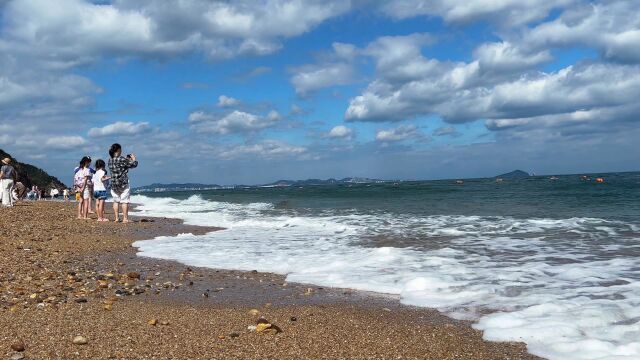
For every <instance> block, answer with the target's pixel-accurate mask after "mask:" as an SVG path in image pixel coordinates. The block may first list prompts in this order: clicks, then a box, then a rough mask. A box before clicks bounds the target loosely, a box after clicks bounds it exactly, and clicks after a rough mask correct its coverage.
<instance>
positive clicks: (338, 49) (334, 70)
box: [291, 43, 359, 96]
mask: <svg viewBox="0 0 640 360" xmlns="http://www.w3.org/2000/svg"><path fill="white" fill-rule="evenodd" d="M358 54H359V50H358V49H357V48H356V47H355V46H354V45H351V44H344V43H333V45H332V51H331V52H330V53H324V54H322V56H319V62H318V63H317V64H307V65H303V66H299V67H297V68H294V69H293V73H294V74H293V76H292V77H291V83H292V84H293V87H294V88H295V89H296V93H298V95H303V96H304V95H307V94H309V93H312V92H314V91H316V90H319V89H323V88H327V87H331V86H336V85H346V84H350V83H352V82H353V81H354V78H355V70H354V65H353V60H354V59H355V58H356V56H357V55H358Z"/></svg>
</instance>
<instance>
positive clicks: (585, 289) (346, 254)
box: [134, 172, 640, 360]
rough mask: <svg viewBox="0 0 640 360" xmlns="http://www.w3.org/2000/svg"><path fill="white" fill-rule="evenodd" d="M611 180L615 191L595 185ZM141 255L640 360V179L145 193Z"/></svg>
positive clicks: (555, 351) (630, 175)
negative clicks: (181, 228) (257, 275)
mask: <svg viewBox="0 0 640 360" xmlns="http://www.w3.org/2000/svg"><path fill="white" fill-rule="evenodd" d="M596 177H602V178H604V183H598V182H596V181H595V179H596ZM134 202H135V203H138V204H139V206H138V210H139V211H141V214H142V215H144V216H161V217H171V218H178V219H182V220H184V221H185V223H187V224H192V225H206V226H220V227H224V228H225V230H223V231H216V232H212V233H209V234H206V235H200V236H196V235H192V234H181V235H178V236H162V237H158V238H155V239H151V240H147V241H138V242H136V243H135V244H134V246H136V247H137V248H138V250H139V253H138V254H139V255H140V256H146V257H152V258H159V259H171V260H176V261H179V262H181V263H184V264H187V265H191V266H202V267H209V268H217V269H236V270H258V271H263V272H273V273H279V274H286V276H287V281H290V282H302V283H309V284H316V285H319V286H331V287H339V288H351V289H357V290H365V291H372V292H378V293H383V294H390V295H393V296H395V297H397V298H399V299H400V301H401V302H402V303H404V304H408V305H415V306H421V307H429V308H435V309H438V310H439V311H441V312H442V313H445V314H447V315H448V316H450V317H452V318H455V319H465V320H470V321H472V323H473V325H472V326H473V327H474V328H476V329H479V330H482V331H483V332H484V338H485V339H486V340H489V341H521V342H524V343H526V344H527V348H528V350H529V352H530V353H532V354H535V355H538V356H541V357H544V358H548V359H562V360H571V359H619V360H620V359H634V360H637V359H640V172H627V173H607V174H592V175H589V178H588V179H583V178H581V176H580V175H566V176H558V177H557V179H551V178H549V177H544V176H539V177H529V178H525V179H504V181H502V182H497V181H496V179H495V178H492V179H471V180H464V183H463V184H458V183H456V182H455V181H453V180H439V181H411V182H398V183H381V184H344V185H327V186H303V187H295V186H292V187H271V188H246V189H227V190H210V191H196V192H164V193H147V194H145V195H136V196H134Z"/></svg>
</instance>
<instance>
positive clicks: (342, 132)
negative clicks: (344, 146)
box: [327, 125, 353, 138]
mask: <svg viewBox="0 0 640 360" xmlns="http://www.w3.org/2000/svg"><path fill="white" fill-rule="evenodd" d="M352 135H353V130H352V129H350V128H348V127H346V126H344V125H338V126H335V127H333V128H332V129H331V131H329V134H327V136H329V137H330V138H350V137H351V136H352Z"/></svg>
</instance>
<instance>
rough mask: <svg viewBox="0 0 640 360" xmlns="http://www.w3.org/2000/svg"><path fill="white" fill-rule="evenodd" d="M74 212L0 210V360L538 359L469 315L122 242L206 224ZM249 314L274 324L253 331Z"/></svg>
mask: <svg viewBox="0 0 640 360" xmlns="http://www.w3.org/2000/svg"><path fill="white" fill-rule="evenodd" d="M107 207H109V206H107ZM74 210H75V207H74V205H73V204H66V203H59V202H38V203H22V204H20V205H18V206H15V207H13V208H2V209H0V224H1V225H0V226H1V229H0V314H1V315H0V342H1V344H2V350H1V351H0V357H4V358H6V359H11V358H13V359H21V358H23V359H258V358H260V359H265V358H266V359H272V358H278V359H301V358H309V359H536V357H534V356H532V355H529V354H527V352H526V348H525V346H524V344H521V343H492V342H485V341H483V340H482V334H481V332H479V331H476V330H473V329H472V328H471V327H470V326H469V323H467V322H460V321H454V320H451V319H449V318H447V317H445V316H443V315H441V314H439V313H438V312H437V311H434V310H430V309H422V308H414V307H409V306H403V305H400V304H399V302H398V301H397V300H396V299H394V298H392V297H386V296H382V295H377V294H368V293H363V292H356V291H351V290H347V289H329V288H321V287H317V286H310V285H304V284H294V283H286V282H285V279H284V277H283V276H280V275H276V274H269V273H258V272H241V271H226V270H214V269H202V268H193V267H187V266H184V265H181V264H179V263H176V262H172V261H162V260H154V259H147V258H141V257H137V256H136V255H135V254H136V251H135V248H133V247H132V246H131V243H132V242H133V241H135V240H142V239H150V238H153V237H155V236H159V235H172V234H179V233H185V232H192V233H205V232H208V231H215V230H216V229H215V228H203V227H192V226H186V225H183V224H181V223H180V222H179V221H177V220H172V219H151V218H145V219H140V218H138V219H137V220H138V221H137V222H136V223H133V224H116V223H113V222H111V223H98V222H96V221H89V220H85V221H83V220H76V219H75V212H74ZM94 217H95V216H94ZM260 317H263V320H259V318H260ZM258 321H260V322H267V323H269V324H272V325H271V327H270V328H267V329H266V330H265V331H262V332H257V331H256V330H255V326H256V325H257V323H258ZM261 327H268V326H266V325H263V326H261ZM276 329H277V330H276ZM77 336H80V337H82V339H81V338H77V339H76V342H80V343H82V342H84V341H86V344H74V343H73V340H74V338H75V337H77ZM83 340H84V341H83ZM22 348H24V350H22ZM16 350H22V351H16Z"/></svg>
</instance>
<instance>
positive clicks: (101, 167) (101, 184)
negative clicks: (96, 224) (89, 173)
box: [93, 159, 110, 222]
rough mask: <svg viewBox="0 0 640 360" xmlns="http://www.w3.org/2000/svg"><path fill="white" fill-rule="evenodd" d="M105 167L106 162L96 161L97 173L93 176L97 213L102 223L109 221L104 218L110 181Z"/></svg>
mask: <svg viewBox="0 0 640 360" xmlns="http://www.w3.org/2000/svg"><path fill="white" fill-rule="evenodd" d="M105 166H106V164H105V162H104V160H102V159H98V160H96V172H95V174H93V197H94V198H95V199H96V212H97V213H98V221H100V222H103V221H109V219H107V218H105V217H104V203H105V201H106V200H107V187H108V181H109V179H110V177H109V176H107V171H106V170H105Z"/></svg>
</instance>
